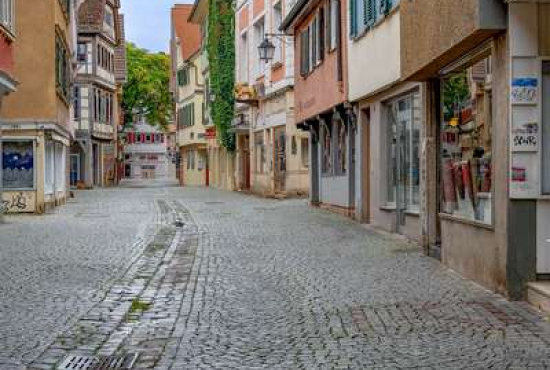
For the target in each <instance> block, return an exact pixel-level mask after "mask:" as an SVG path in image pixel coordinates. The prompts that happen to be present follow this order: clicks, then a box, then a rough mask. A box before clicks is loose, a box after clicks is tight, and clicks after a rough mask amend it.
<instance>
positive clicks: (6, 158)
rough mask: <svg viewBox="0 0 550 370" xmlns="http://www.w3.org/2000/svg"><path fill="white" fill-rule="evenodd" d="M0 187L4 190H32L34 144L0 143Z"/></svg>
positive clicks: (29, 141) (5, 141)
mask: <svg viewBox="0 0 550 370" xmlns="http://www.w3.org/2000/svg"><path fill="white" fill-rule="evenodd" d="M2 186H3V187H4V189H6V190H9V189H34V142H33V141H32V140H25V141H8V140H4V141H3V143H2Z"/></svg>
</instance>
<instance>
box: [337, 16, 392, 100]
mask: <svg viewBox="0 0 550 370" xmlns="http://www.w3.org/2000/svg"><path fill="white" fill-rule="evenodd" d="M399 17H400V14H399V8H397V9H396V10H395V11H393V12H392V13H391V14H390V15H388V16H387V17H385V18H383V19H382V21H381V22H380V23H379V24H377V25H375V26H374V27H373V28H372V29H370V30H368V31H367V32H366V33H365V34H364V35H362V36H359V37H357V38H356V39H349V38H347V46H348V56H349V60H350V61H357V62H354V63H349V65H348V74H349V87H348V89H349V100H350V101H356V100H358V99H360V98H362V97H364V96H366V95H369V94H372V93H375V92H377V91H379V90H380V89H382V88H384V87H386V86H388V85H390V84H392V83H395V82H396V81H398V80H399V78H400V76H401V55H400V21H399ZM359 61H360V62H359Z"/></svg>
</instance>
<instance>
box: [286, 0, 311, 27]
mask: <svg viewBox="0 0 550 370" xmlns="http://www.w3.org/2000/svg"><path fill="white" fill-rule="evenodd" d="M315 3H317V1H316V0H298V1H296V3H295V4H294V6H293V7H292V8H291V9H290V11H289V12H288V14H287V16H286V17H285V18H284V19H283V21H282V22H281V26H280V27H279V30H280V31H286V30H288V29H289V28H291V27H293V26H294V25H295V23H296V22H297V21H298V20H299V19H300V18H301V17H302V15H303V14H305V12H307V9H308V8H309V7H310V6H312V5H315Z"/></svg>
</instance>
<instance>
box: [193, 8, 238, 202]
mask: <svg viewBox="0 0 550 370" xmlns="http://www.w3.org/2000/svg"><path fill="white" fill-rule="evenodd" d="M189 21H190V22H191V23H194V24H196V25H198V26H199V29H200V34H201V49H200V58H201V61H200V65H201V67H202V71H201V74H202V79H203V81H204V92H203V101H204V107H203V113H202V115H203V122H204V126H205V127H204V128H205V138H206V151H207V160H206V165H205V168H206V173H207V174H208V186H212V187H215V188H218V189H224V190H231V191H233V190H236V189H237V180H236V176H235V153H234V152H232V151H229V150H227V149H226V148H225V147H224V146H223V145H221V143H220V141H219V138H218V135H217V132H216V127H215V126H214V123H213V121H212V118H211V116H210V107H211V105H212V104H215V99H216V97H215V95H212V94H210V72H209V63H208V52H207V43H208V1H207V0H197V1H195V3H194V4H193V8H192V9H191V14H190V15H189Z"/></svg>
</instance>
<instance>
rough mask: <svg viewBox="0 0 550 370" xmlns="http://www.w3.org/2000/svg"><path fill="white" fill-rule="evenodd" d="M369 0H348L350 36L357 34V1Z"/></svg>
mask: <svg viewBox="0 0 550 370" xmlns="http://www.w3.org/2000/svg"><path fill="white" fill-rule="evenodd" d="M358 1H369V0H350V4H349V5H350V6H349V25H350V27H349V34H350V36H351V37H355V36H357V2H358Z"/></svg>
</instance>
